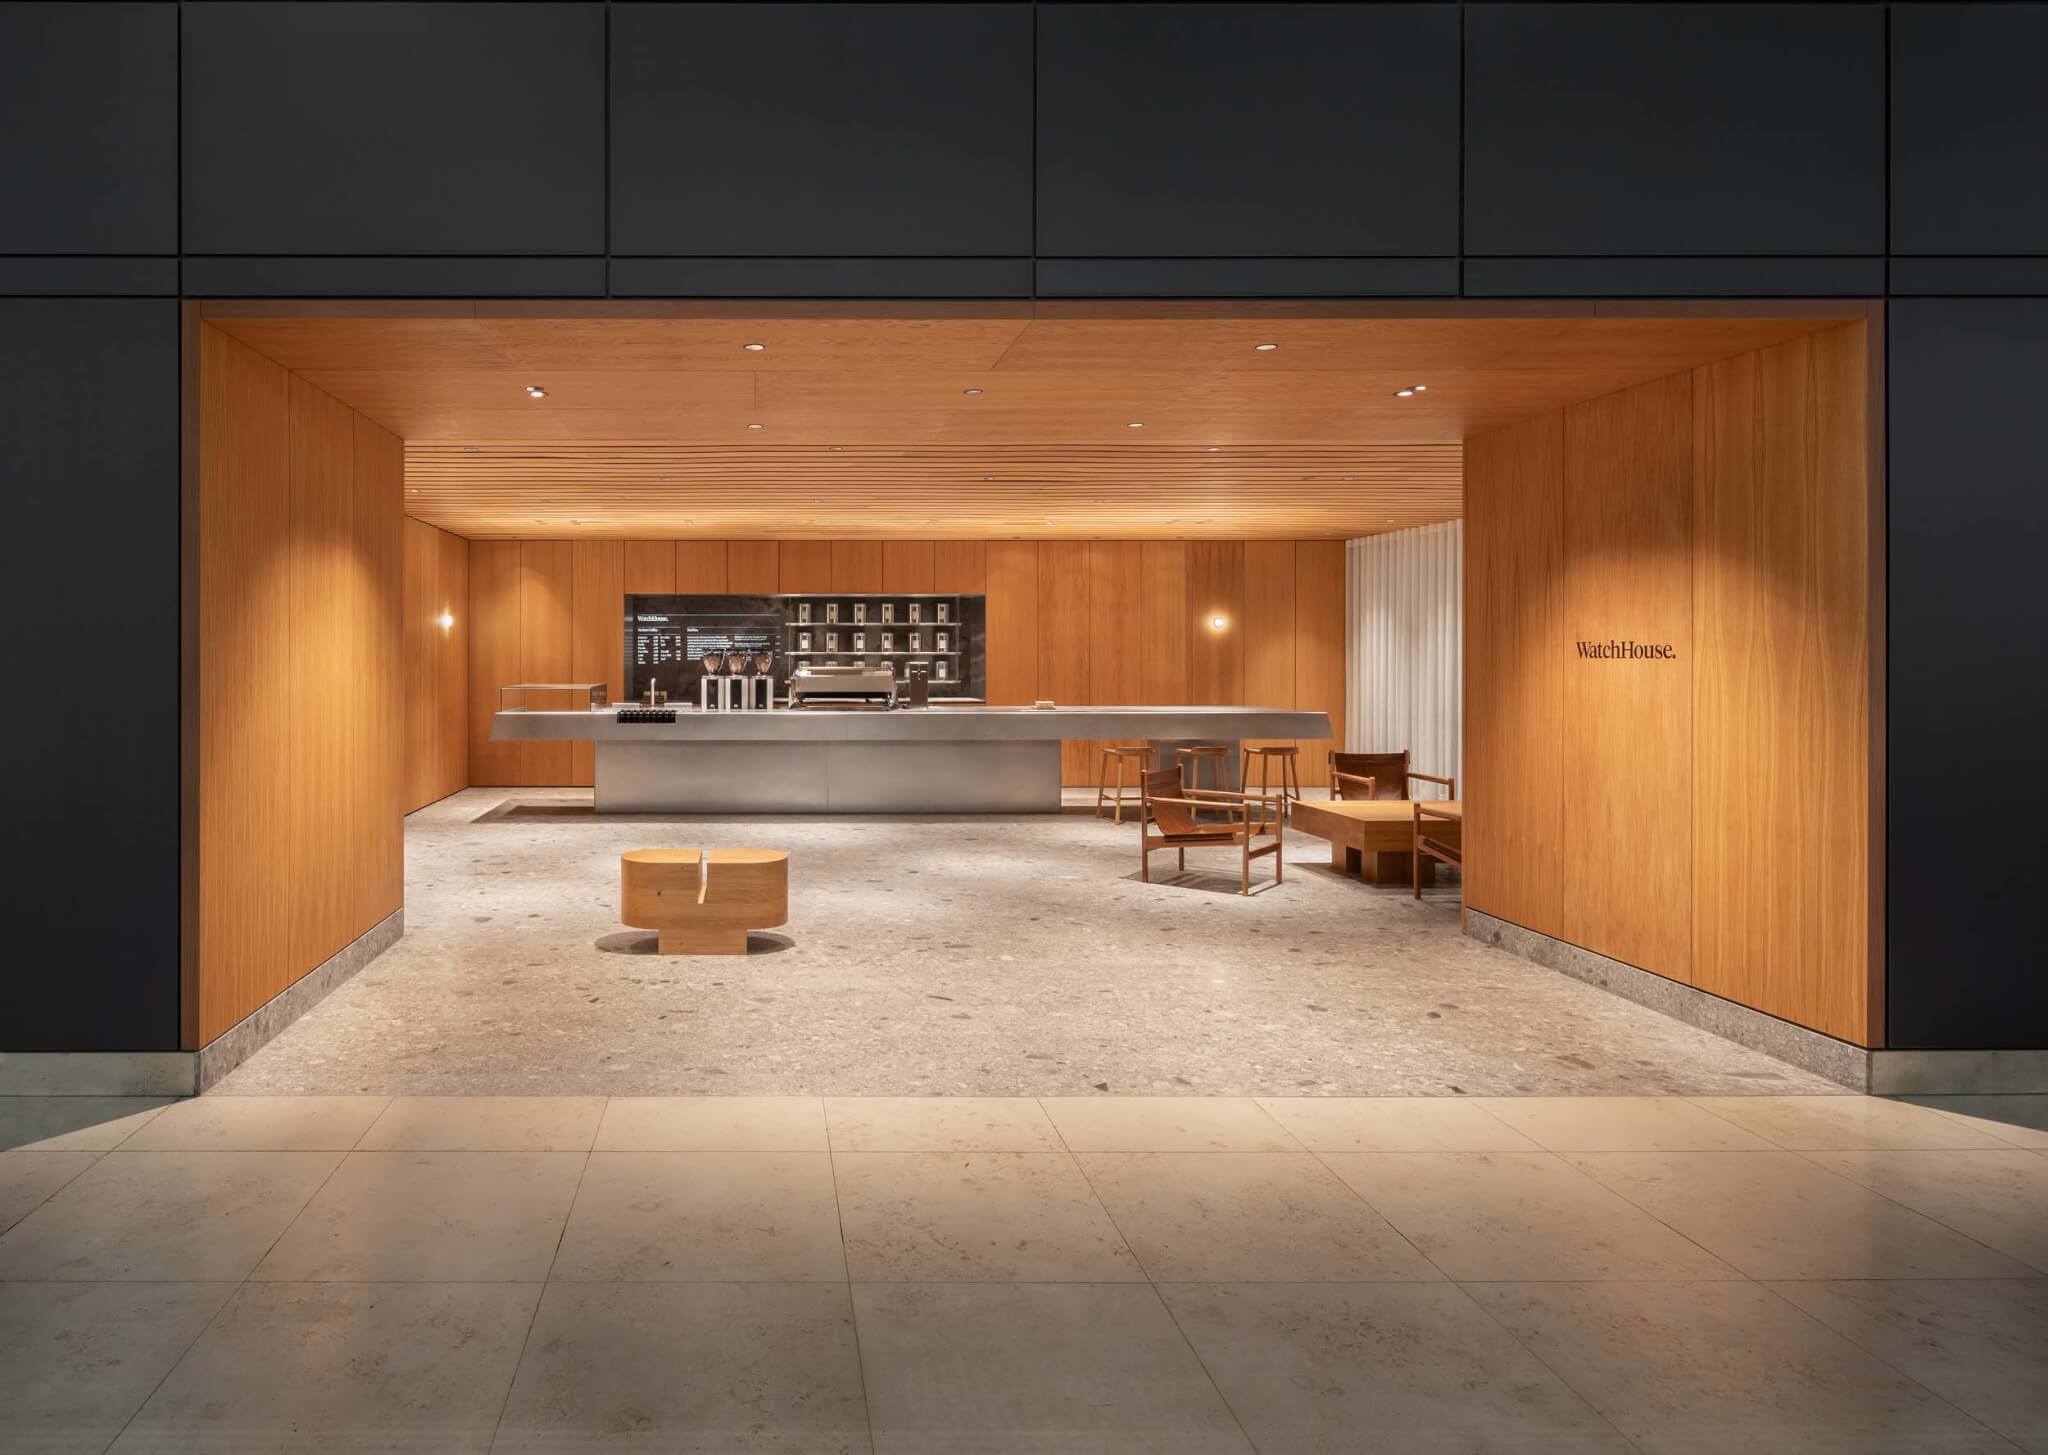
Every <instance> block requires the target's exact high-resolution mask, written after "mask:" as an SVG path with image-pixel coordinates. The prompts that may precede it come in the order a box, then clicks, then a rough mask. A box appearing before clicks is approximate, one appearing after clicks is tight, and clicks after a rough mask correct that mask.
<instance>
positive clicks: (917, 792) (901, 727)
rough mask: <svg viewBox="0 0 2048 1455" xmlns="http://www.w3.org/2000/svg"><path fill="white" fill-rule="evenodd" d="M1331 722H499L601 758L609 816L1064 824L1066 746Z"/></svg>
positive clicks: (1195, 717) (1311, 717) (1004, 718)
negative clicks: (1038, 819) (891, 816)
mask: <svg viewBox="0 0 2048 1455" xmlns="http://www.w3.org/2000/svg"><path fill="white" fill-rule="evenodd" d="M1330 735H1331V734H1330V719H1329V715H1328V714H1327V713H1322V712H1304V711H1298V710H1296V709H1292V708H1280V707H1058V708H1032V707H934V708H897V709H894V710H891V711H886V712H885V711H865V712H863V711H832V710H819V709H782V710H777V711H773V712H763V711H755V712H702V711H693V710H690V709H687V708H684V709H679V710H678V711H677V712H676V720H675V721H674V722H652V723H649V722H619V721H618V720H617V719H616V717H615V716H614V715H613V713H612V712H610V711H603V712H500V713H497V714H496V715H495V717H494V718H493V720H492V723H491V737H492V739H493V740H494V741H497V742H535V741H563V740H572V741H589V742H591V743H594V744H595V745H596V774H595V778H596V794H595V804H596V808H597V811H598V812H600V813H1057V812H1059V809H1060V743H1061V742H1062V741H1063V740H1070V739H1098V738H1099V739H1107V740H1111V741H1115V740H1123V741H1144V742H1147V743H1150V744H1152V745H1153V748H1154V761H1155V762H1156V763H1159V764H1161V765H1164V766H1170V765H1171V764H1172V763H1173V761H1174V759H1173V750H1174V749H1175V748H1177V747H1181V746H1184V745H1190V744H1194V743H1221V744H1223V745H1224V746H1225V748H1226V749H1227V750H1228V751H1227V753H1226V755H1225V758H1226V769H1227V772H1228V776H1229V781H1230V782H1231V783H1233V784H1234V783H1235V782H1236V781H1237V772H1236V759H1237V744H1238V742H1239V740H1240V739H1244V738H1304V739H1314V738H1328V737H1329V736H1330Z"/></svg>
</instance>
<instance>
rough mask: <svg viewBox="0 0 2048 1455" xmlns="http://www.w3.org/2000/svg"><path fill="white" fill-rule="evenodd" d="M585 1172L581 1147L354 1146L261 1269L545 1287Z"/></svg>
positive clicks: (316, 1279) (346, 1278)
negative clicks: (495, 1149)
mask: <svg viewBox="0 0 2048 1455" xmlns="http://www.w3.org/2000/svg"><path fill="white" fill-rule="evenodd" d="M582 1172H583V1156H582V1154H581V1153H577V1152H351V1153H349V1154H348V1156H347V1158H346V1159H345V1160H344V1161H343V1162H342V1164H341V1166H340V1167H339V1168H337V1169H336V1170H335V1173H334V1176H333V1177H331V1178H329V1179H328V1181H327V1185H326V1186H325V1187H323V1188H321V1189H320V1192H319V1195H318V1196H316V1197H315V1198H314V1199H313V1200H312V1202H311V1203H309V1204H308V1205H307V1207H306V1210H305V1211H304V1212H303V1213H301V1214H300V1215H299V1217H298V1220H297V1221H296V1222H294V1223H293V1224H292V1225H291V1228H290V1229H289V1231H287V1232H286V1233H285V1235H284V1236H283V1237H282V1238H280V1239H278V1242H277V1246H276V1247H275V1248H273V1249H272V1250H271V1251H270V1254H269V1256H268V1257H266V1258H265V1259H264V1260H263V1262H262V1265H261V1266H260V1267H258V1268H257V1270H256V1273H255V1275H254V1276H255V1277H257V1278H259V1279H269V1280H273V1281H276V1282H309V1283H373V1282H380V1281H391V1282H419V1281H458V1282H459V1281H472V1280H474V1281H484V1280H500V1281H507V1282H521V1283H538V1282H540V1281H541V1280H543V1279H545V1278H546V1277H547V1276H548V1266H549V1264H550V1263H551V1262H552V1261H553V1259H554V1255H555V1244H556V1243H557V1242H558V1241H559V1240H560V1238H561V1235H562V1227H563V1224H564V1223H566V1222H567V1221H568V1217H569V1204H570V1202H571V1201H572V1200H573V1199H574V1197H575V1195H576V1182H577V1179H578V1178H579V1177H580V1176H581V1175H582Z"/></svg>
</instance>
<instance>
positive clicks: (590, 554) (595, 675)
mask: <svg viewBox="0 0 2048 1455" xmlns="http://www.w3.org/2000/svg"><path fill="white" fill-rule="evenodd" d="M720 564H721V566H722V565H723V560H722V558H721V562H720ZM721 574H723V572H721ZM569 575H570V623H569V680H570V681H572V682H602V683H604V684H605V686H606V687H607V688H608V689H609V691H610V694H611V700H612V701H613V702H620V701H623V700H624V698H625V696H626V671H625V663H626V651H625V598H626V552H625V543H624V542H623V541H588V540H584V541H574V542H571V543H570V547H569ZM569 750H570V752H569V781H570V782H571V783H576V784H586V785H587V784H589V783H592V782H594V781H595V778H594V773H595V768H596V762H597V753H596V745H595V744H594V743H588V742H575V743H571V744H569Z"/></svg>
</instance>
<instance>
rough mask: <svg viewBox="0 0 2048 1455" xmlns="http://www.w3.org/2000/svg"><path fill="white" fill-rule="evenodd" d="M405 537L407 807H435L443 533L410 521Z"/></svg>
mask: <svg viewBox="0 0 2048 1455" xmlns="http://www.w3.org/2000/svg"><path fill="white" fill-rule="evenodd" d="M404 531H405V583H404V597H405V607H404V610H405V618H404V625H403V628H402V631H403V650H404V653H405V807H406V811H407V812H408V813H409V812H411V811H412V810H413V809H416V808H419V807H421V806H423V805H425V804H429V803H432V802H433V801H434V800H435V799H437V798H439V797H440V796H441V795H440V794H439V793H436V792H435V791H434V790H435V787H436V786H437V783H438V769H439V767H440V746H441V692H440V676H439V673H440V666H441V644H440V641H439V638H440V635H441V628H440V625H439V623H438V621H437V620H436V619H437V618H438V617H439V616H440V614H441V589H440V588H441V548H440V537H441V534H442V533H441V532H440V531H438V530H436V529H434V527H432V526H430V525H428V524H427V523H426V522H425V521H423V520H414V519H412V518H411V517H409V516H408V517H407V518H406V521H405V526H404Z"/></svg>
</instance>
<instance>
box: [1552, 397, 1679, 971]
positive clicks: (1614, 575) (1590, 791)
mask: <svg viewBox="0 0 2048 1455" xmlns="http://www.w3.org/2000/svg"><path fill="white" fill-rule="evenodd" d="M1692 452H1693V440H1692V377H1691V375H1689V374H1677V375H1672V376H1670V377H1668V378H1664V379H1657V380H1653V381H1651V382H1650V383H1648V384H1641V385H1638V386H1636V387H1635V388H1633V389H1625V390H1623V391H1621V392H1620V393H1618V394H1610V395H1607V396H1606V397H1604V398H1601V399H1595V400H1591V401H1589V402H1588V403H1585V404H1576V405H1573V406H1572V407H1571V408H1569V409H1567V410H1565V412H1564V534H1563V540H1564V628H1565V630H1564V640H1565V646H1566V650H1567V652H1568V653H1575V650H1576V649H1575V644H1576V643H1577V642H1580V641H1586V642H1592V643H1607V642H1609V641H1615V640H1620V641H1630V640H1632V641H1634V642H1637V643H1641V644H1647V645H1651V646H1664V645H1668V646H1670V647H1671V648H1672V649H1673V651H1675V653H1676V657H1675V659H1672V660H1595V659H1580V658H1578V657H1577V656H1576V655H1571V656H1569V657H1568V658H1567V665H1566V670H1565V680H1564V781H1565V783H1566V784H1567V785H1568V791H1567V792H1566V794H1565V798H1564V845H1563V847H1564V855H1563V861H1562V863H1563V872H1564V926H1565V938H1567V939H1569V940H1571V941H1572V943H1574V944H1578V945H1584V946H1585V947H1586V948H1588V949H1591V950H1596V951H1598V952H1599V953H1601V954H1603V955H1610V956H1612V957H1613V958H1615V959H1617V960H1623V961H1626V962H1627V963H1629V964H1631V965H1639V966H1641V967H1642V968H1643V969H1645V970H1654V971H1656V972H1657V973H1658V974H1659V975H1666V976H1669V977H1670V978H1672V979H1674V980H1680V981H1687V982H1689V981H1690V980H1691V979H1692V729H1693V721H1692V717H1693V714H1692V672H1691V670H1690V668H1689V665H1688V664H1689V663H1690V662H1691V661H1692V655H1693V651H1692V645H1693V644H1692V607H1693V603H1692V505H1693V501H1692V464H1693V459H1692Z"/></svg>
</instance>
